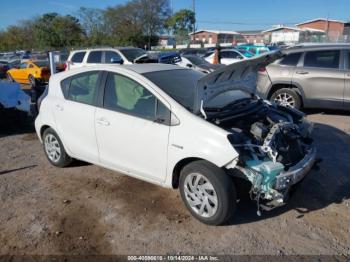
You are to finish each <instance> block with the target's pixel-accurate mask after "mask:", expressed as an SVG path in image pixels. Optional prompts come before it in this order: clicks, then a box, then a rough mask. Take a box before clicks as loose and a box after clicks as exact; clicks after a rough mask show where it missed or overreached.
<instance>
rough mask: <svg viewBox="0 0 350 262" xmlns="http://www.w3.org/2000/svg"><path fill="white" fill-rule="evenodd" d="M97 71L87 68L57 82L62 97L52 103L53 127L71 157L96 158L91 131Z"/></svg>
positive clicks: (93, 135)
mask: <svg viewBox="0 0 350 262" xmlns="http://www.w3.org/2000/svg"><path fill="white" fill-rule="evenodd" d="M100 76H101V73H100V72H99V71H91V72H86V73H81V74H77V75H74V76H72V77H69V78H67V79H65V80H63V81H62V82H61V88H62V92H63V94H64V96H65V98H64V99H61V98H56V100H55V101H54V103H53V108H54V115H55V121H56V127H57V131H58V133H59V135H60V137H61V138H62V140H63V142H64V143H65V146H66V147H67V148H68V150H69V151H70V152H71V154H72V157H76V158H78V159H81V160H85V161H88V162H91V163H97V162H98V148H97V142H96V135H95V120H94V117H95V111H96V107H95V105H96V99H97V93H98V92H97V89H98V87H99V82H100Z"/></svg>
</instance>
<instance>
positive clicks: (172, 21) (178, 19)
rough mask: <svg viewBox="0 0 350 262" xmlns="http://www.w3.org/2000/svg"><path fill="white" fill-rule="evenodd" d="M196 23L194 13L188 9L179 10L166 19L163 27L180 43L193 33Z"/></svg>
mask: <svg viewBox="0 0 350 262" xmlns="http://www.w3.org/2000/svg"><path fill="white" fill-rule="evenodd" d="M195 22H196V17H195V13H194V12H193V11H192V10H189V9H181V10H179V11H177V12H176V13H175V14H174V15H172V16H171V17H170V18H168V19H167V20H166V22H165V26H166V28H167V29H168V30H171V31H173V34H174V35H175V37H176V39H177V40H178V41H180V42H182V41H184V40H186V39H188V34H189V33H190V32H192V31H193V29H194V24H195Z"/></svg>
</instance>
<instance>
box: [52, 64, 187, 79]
mask: <svg viewBox="0 0 350 262" xmlns="http://www.w3.org/2000/svg"><path fill="white" fill-rule="evenodd" d="M116 68H119V69H121V70H120V71H121V72H122V71H124V72H125V71H128V70H129V71H133V72H136V73H138V74H145V73H151V72H159V71H168V70H191V69H187V68H184V67H180V66H177V65H170V64H161V63H155V64H152V63H149V64H131V65H96V66H88V67H80V68H75V69H71V70H68V71H63V72H60V73H57V74H54V75H52V76H51V78H52V79H57V80H59V81H60V80H62V79H65V78H66V77H70V76H73V75H76V74H80V73H85V72H90V71H109V70H110V71H114V69H116Z"/></svg>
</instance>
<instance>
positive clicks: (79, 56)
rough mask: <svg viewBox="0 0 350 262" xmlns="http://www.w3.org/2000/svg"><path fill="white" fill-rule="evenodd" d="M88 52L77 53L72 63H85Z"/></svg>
mask: <svg viewBox="0 0 350 262" xmlns="http://www.w3.org/2000/svg"><path fill="white" fill-rule="evenodd" d="M85 53H86V52H77V53H75V54H74V55H73V57H72V62H74V63H81V62H83V59H84V56H85Z"/></svg>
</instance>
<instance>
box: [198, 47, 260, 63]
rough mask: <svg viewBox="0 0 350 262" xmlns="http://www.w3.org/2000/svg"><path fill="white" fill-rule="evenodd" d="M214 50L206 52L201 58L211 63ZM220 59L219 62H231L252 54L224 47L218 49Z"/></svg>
mask: <svg viewBox="0 0 350 262" xmlns="http://www.w3.org/2000/svg"><path fill="white" fill-rule="evenodd" d="M214 54H215V52H214V51H213V52H208V53H207V54H206V55H205V56H204V57H203V58H204V59H205V60H207V61H208V62H209V63H211V64H212V63H213V61H214ZM220 56H221V60H220V63H221V64H224V65H229V64H233V63H235V62H238V61H240V60H243V59H246V58H250V57H252V56H253V55H252V54H251V53H250V52H249V51H243V52H241V51H239V50H237V49H224V50H221V51H220Z"/></svg>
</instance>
